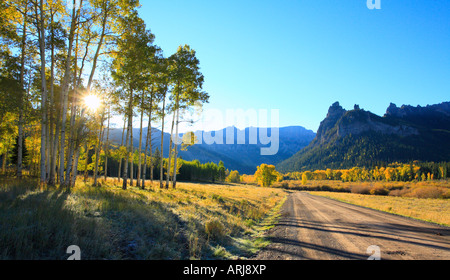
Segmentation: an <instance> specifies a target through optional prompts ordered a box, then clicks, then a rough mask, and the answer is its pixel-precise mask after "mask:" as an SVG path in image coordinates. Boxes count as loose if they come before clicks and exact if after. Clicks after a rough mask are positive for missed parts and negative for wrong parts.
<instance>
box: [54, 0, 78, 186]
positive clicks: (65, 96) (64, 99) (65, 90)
mask: <svg viewBox="0 0 450 280" xmlns="http://www.w3.org/2000/svg"><path fill="white" fill-rule="evenodd" d="M81 2H82V0H81ZM81 4H82V3H80V5H81ZM78 14H79V9H77V8H76V5H74V6H73V9H72V21H71V25H70V33H69V42H68V43H69V47H68V50H67V57H66V59H65V66H64V78H63V83H62V87H61V88H62V91H61V150H60V153H59V165H60V166H59V182H60V184H61V185H64V184H65V180H64V170H65V165H64V159H65V158H64V155H65V151H64V149H65V144H66V143H65V141H66V120H67V109H68V102H69V83H70V76H71V67H70V64H71V57H72V49H73V41H74V38H75V29H76V27H77V24H76V22H77V18H78ZM66 175H67V176H69V174H66Z"/></svg>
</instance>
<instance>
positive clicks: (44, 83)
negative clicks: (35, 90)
mask: <svg viewBox="0 0 450 280" xmlns="http://www.w3.org/2000/svg"><path fill="white" fill-rule="evenodd" d="M44 20H45V19H44V1H43V0H40V2H39V23H38V26H37V27H38V36H39V52H40V59H41V116H42V117H41V118H42V120H41V162H40V171H41V175H40V182H41V184H45V183H46V182H47V174H46V171H47V168H46V165H45V143H46V141H47V81H46V77H45V29H44Z"/></svg>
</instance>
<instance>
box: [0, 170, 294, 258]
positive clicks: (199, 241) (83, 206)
mask: <svg viewBox="0 0 450 280" xmlns="http://www.w3.org/2000/svg"><path fill="white" fill-rule="evenodd" d="M100 185H101V186H99V187H92V183H91V182H89V181H88V182H87V183H83V182H82V181H78V182H77V184H76V186H75V187H74V188H72V190H71V191H70V192H66V191H65V190H63V189H59V188H57V187H42V188H41V187H39V184H38V182H37V181H36V180H31V179H26V180H21V181H18V180H14V179H1V180H0V228H1V231H0V259H25V260H28V259H44V260H45V259H56V260H60V259H67V258H68V256H69V255H68V254H66V249H67V247H69V246H70V245H77V246H79V247H80V248H81V258H82V259H100V260H103V259H105V260H109V259H112V260H115V259H144V260H145V259H162V260H173V259H175V260H176V259H238V258H246V257H249V256H251V255H252V254H254V253H255V252H256V251H257V250H259V249H260V248H262V247H263V246H265V245H267V242H266V240H265V239H264V238H263V233H264V232H265V230H267V229H268V228H269V227H270V226H271V225H273V224H274V222H275V219H276V216H277V212H276V211H277V209H279V207H280V206H281V204H282V202H283V200H284V199H285V197H286V193H285V191H283V190H281V189H271V188H260V187H253V186H241V185H214V184H191V183H179V184H178V186H177V189H175V190H174V189H169V190H165V189H160V188H159V186H158V187H156V183H155V185H154V186H152V187H149V186H150V182H148V183H147V189H146V190H142V189H138V188H136V187H130V188H129V189H128V190H126V191H124V190H122V188H121V184H119V183H118V182H117V181H116V180H113V179H107V180H106V181H105V180H101V181H100ZM274 209H275V210H274ZM271 223H272V224H271Z"/></svg>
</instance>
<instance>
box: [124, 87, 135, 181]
mask: <svg viewBox="0 0 450 280" xmlns="http://www.w3.org/2000/svg"><path fill="white" fill-rule="evenodd" d="M132 122H133V90H132V89H130V100H129V104H128V129H127V137H126V138H125V139H126V141H125V142H126V143H125V146H126V147H127V156H126V159H125V165H124V170H123V185H122V188H123V189H124V190H126V189H127V182H128V162H129V159H130V146H132V145H133V143H131V145H130V144H129V143H128V142H129V140H130V139H129V138H130V132H131V130H132V127H133V126H132ZM129 145H130V146H129Z"/></svg>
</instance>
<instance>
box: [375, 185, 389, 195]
mask: <svg viewBox="0 0 450 280" xmlns="http://www.w3.org/2000/svg"><path fill="white" fill-rule="evenodd" d="M370 194H371V195H388V194H389V190H388V189H386V188H385V187H384V186H377V187H373V188H372V189H371V190H370Z"/></svg>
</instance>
